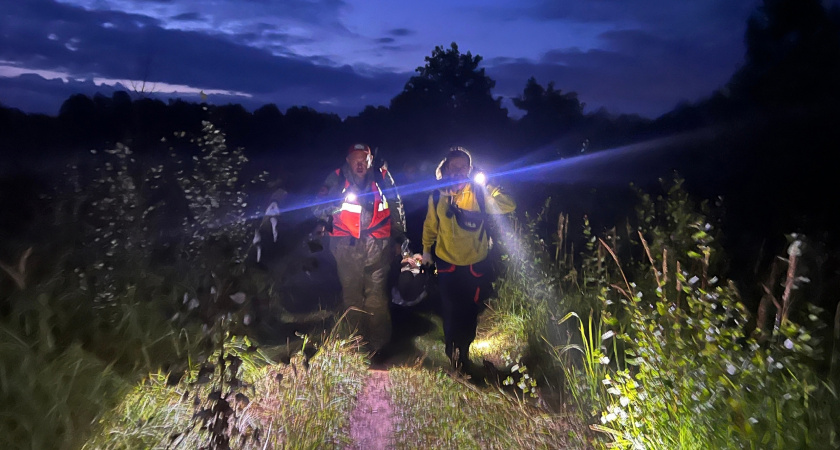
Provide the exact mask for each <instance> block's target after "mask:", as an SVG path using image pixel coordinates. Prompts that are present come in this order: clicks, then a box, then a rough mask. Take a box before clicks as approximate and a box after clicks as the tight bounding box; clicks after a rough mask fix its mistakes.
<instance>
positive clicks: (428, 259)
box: [423, 252, 435, 265]
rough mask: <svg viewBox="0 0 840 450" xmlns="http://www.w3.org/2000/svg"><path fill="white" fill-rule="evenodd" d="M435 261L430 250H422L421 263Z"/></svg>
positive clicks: (430, 263) (432, 262)
mask: <svg viewBox="0 0 840 450" xmlns="http://www.w3.org/2000/svg"><path fill="white" fill-rule="evenodd" d="M434 263H435V260H434V259H432V254H431V253H430V252H423V264H428V265H432V264H434Z"/></svg>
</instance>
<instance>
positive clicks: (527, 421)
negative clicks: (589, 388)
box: [391, 368, 583, 449]
mask: <svg viewBox="0 0 840 450" xmlns="http://www.w3.org/2000/svg"><path fill="white" fill-rule="evenodd" d="M391 383H392V392H391V395H392V398H393V401H392V402H393V407H394V409H395V410H396V411H397V416H398V417H397V419H396V423H395V424H394V427H395V439H396V448H418V449H419V448H459V449H460V448H463V449H479V448H498V449H502V448H569V447H572V448H574V447H582V445H583V443H582V442H580V441H578V439H577V436H578V434H576V432H575V430H576V427H579V425H576V424H575V422H576V421H577V420H576V419H575V418H574V417H568V416H563V415H557V414H549V413H548V412H547V411H546V410H544V409H542V408H538V407H535V406H533V405H529V404H528V403H526V402H522V401H520V400H517V399H516V398H515V397H512V396H510V395H506V394H504V393H501V392H493V391H486V390H479V389H477V388H476V387H475V386H473V385H472V384H470V383H467V382H463V381H460V380H459V379H457V378H452V377H449V376H447V375H446V374H445V373H443V372H441V371H437V372H426V371H417V370H412V369H411V368H398V369H393V370H391Z"/></svg>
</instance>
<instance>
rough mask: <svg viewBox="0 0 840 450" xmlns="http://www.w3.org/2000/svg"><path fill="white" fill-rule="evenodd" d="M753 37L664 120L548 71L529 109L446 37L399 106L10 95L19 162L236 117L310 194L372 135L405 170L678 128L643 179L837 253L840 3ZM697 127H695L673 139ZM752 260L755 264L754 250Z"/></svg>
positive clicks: (260, 157) (231, 128) (754, 29)
mask: <svg viewBox="0 0 840 450" xmlns="http://www.w3.org/2000/svg"><path fill="white" fill-rule="evenodd" d="M745 42H746V44H747V51H746V55H745V60H744V63H743V65H742V66H741V68H740V69H738V70H737V71H736V72H735V73H734V74H733V75H732V77H731V79H730V80H729V82H727V83H726V84H725V85H724V86H722V87H721V88H720V89H718V90H716V91H714V92H712V93H710V94H709V95H708V96H707V97H706V98H704V99H702V100H700V101H698V102H695V103H686V104H682V105H679V106H677V107H676V108H675V109H674V110H672V111H671V112H669V113H667V114H665V115H663V116H661V117H659V118H657V119H655V120H649V119H644V118H641V117H639V116H637V115H626V114H625V115H614V114H610V113H609V112H608V111H606V110H603V109H602V110H599V111H596V112H593V113H584V103H583V102H582V100H581V99H579V98H578V95H577V94H576V93H575V92H566V91H563V90H561V89H559V88H557V87H556V85H555V83H554V82H553V81H550V82H548V83H547V84H546V85H543V84H540V82H538V81H537V80H536V79H535V78H530V79H529V80H527V82H526V83H525V86H524V88H523V91H522V93H521V94H520V95H519V96H518V97H517V98H516V99H514V100H513V103H514V105H515V106H516V107H517V108H519V109H520V110H522V111H524V115H523V116H522V117H520V118H518V119H517V118H512V117H510V115H509V114H508V111H507V110H506V109H505V108H504V107H503V105H502V102H501V98H499V97H494V96H493V95H492V89H493V88H494V85H495V81H494V80H493V79H491V78H490V77H489V76H487V75H486V74H485V72H484V69H483V68H481V67H480V63H481V61H482V58H481V56H479V55H473V54H471V53H470V52H466V53H463V52H461V50H460V49H459V48H458V46H457V44H456V43H452V44H451V45H450V47H448V48H446V47H442V46H439V47H436V48H435V49H434V50H433V51H432V53H431V55H430V56H428V57H426V58H425V65H424V66H422V67H419V68H418V69H417V71H416V74H415V75H414V76H412V77H411V78H410V79H409V80H408V82H407V83H406V84H405V86H404V88H403V90H402V92H400V93H399V94H397V95H396V96H395V97H394V98H393V99H391V101H390V103H389V105H388V106H367V107H366V108H365V109H364V110H363V111H361V112H360V113H359V114H358V115H355V116H350V117H347V118H345V119H342V118H340V117H339V116H337V115H335V114H329V113H323V112H318V111H316V110H314V109H311V108H308V107H291V108H288V109H286V110H285V111H281V110H280V109H279V108H278V107H277V106H276V105H273V104H268V105H264V106H262V107H260V108H258V109H256V110H255V111H253V112H249V111H248V110H246V109H245V108H244V107H243V106H241V105H238V104H227V105H209V104H204V103H193V102H187V101H183V100H170V101H168V102H163V101H161V100H157V99H154V98H151V97H149V96H138V95H136V94H132V93H128V92H115V93H114V94H113V95H111V96H110V97H109V96H104V95H101V94H97V95H94V96H93V97H89V96H86V95H83V94H76V95H73V96H71V97H69V98H68V99H67V100H66V101H65V102H64V103H63V105H62V106H61V108H60V111H59V114H58V115H57V116H47V115H42V114H27V113H24V112H22V111H20V110H17V109H12V108H6V107H0V124H2V126H3V130H4V131H3V133H0V154H2V155H3V156H2V159H3V160H4V162H3V165H5V166H6V167H7V171H6V172H5V173H3V175H4V176H6V177H12V178H13V177H14V176H15V175H14V172H15V170H16V169H17V168H20V169H25V168H31V167H33V165H35V166H37V167H39V168H40V167H43V165H44V164H47V163H48V162H49V161H53V160H55V161H65V159H64V158H65V157H67V156H69V155H76V154H85V153H86V152H89V151H90V150H91V149H103V148H109V147H113V145H115V143H117V142H120V143H123V144H125V145H128V146H129V147H131V149H132V151H134V153H135V154H136V155H138V157H148V158H163V157H164V156H165V155H166V154H167V153H168V152H170V150H171V149H170V144H169V143H168V142H163V141H162V140H161V139H162V138H165V137H168V136H172V135H173V134H174V133H180V132H185V133H187V134H190V133H198V132H199V131H200V129H201V126H202V125H201V123H202V120H210V121H212V122H213V123H214V124H215V126H217V127H218V128H220V129H222V130H223V131H224V132H225V133H226V135H227V139H228V144H229V145H231V146H236V147H240V146H241V147H243V148H244V149H245V154H246V155H247V156H248V158H249V159H250V160H251V161H252V162H255V163H256V166H257V168H258V169H260V170H262V169H265V170H267V171H269V172H270V173H271V176H272V177H273V178H274V179H275V181H276V184H275V185H277V186H282V187H285V188H286V189H289V190H291V191H298V192H302V193H303V192H307V190H308V189H311V187H312V186H313V184H315V183H319V182H320V181H322V178H323V174H324V173H326V172H325V171H327V170H330V169H333V168H334V167H335V166H336V164H340V162H341V161H342V160H343V157H344V152H345V149H346V147H347V146H348V145H349V144H350V143H352V142H357V141H363V142H367V143H369V144H370V145H371V146H372V147H375V148H377V149H378V152H379V154H380V156H381V157H382V158H383V159H385V160H387V161H388V163H389V165H390V167H391V168H392V170H394V171H396V172H400V171H406V172H408V171H411V170H413V169H415V168H417V166H418V165H420V164H422V163H424V162H432V163H433V162H436V161H437V160H438V159H439V157H440V155H441V154H442V153H443V151H444V150H445V149H446V148H448V147H449V146H450V145H456V144H457V145H463V146H466V147H467V148H473V149H476V150H478V151H480V152H481V154H482V155H485V156H491V157H494V158H497V159H500V160H506V159H508V160H509V159H515V158H516V157H519V156H521V155H524V154H532V155H534V158H533V161H532V162H540V161H548V160H556V159H560V158H571V157H574V156H576V155H579V154H580V153H581V151H582V150H583V151H585V152H597V151H602V150H609V149H611V148H616V147H621V146H627V145H631V144H634V143H640V142H646V141H652V140H656V139H665V144H662V147H663V148H664V150H663V152H660V153H658V154H657V157H656V158H655V159H652V160H645V161H639V162H638V163H639V164H640V165H642V166H643V167H639V168H638V170H637V172H638V173H639V175H638V177H637V178H640V177H641V173H642V172H644V173H645V177H646V179H648V180H649V179H650V178H656V177H668V176H670V173H671V172H672V171H676V172H678V173H680V174H681V176H683V177H684V178H685V179H686V188H687V189H689V191H691V192H693V193H697V194H698V195H701V196H703V197H705V198H715V197H723V198H724V204H725V205H726V208H727V215H726V220H727V221H728V227H727V228H726V229H728V230H730V231H729V233H730V234H731V235H732V237H730V241H731V245H732V246H734V247H739V246H742V247H744V249H745V251H744V252H743V254H745V255H750V257H754V256H755V255H756V254H758V253H761V252H760V250H759V249H760V248H762V247H763V246H766V245H767V244H766V243H767V241H768V239H769V240H775V241H776V242H777V244H776V245H783V243H782V242H780V241H779V240H780V239H782V238H781V236H783V235H784V234H785V233H790V232H800V233H806V234H808V235H810V236H813V237H815V238H816V239H818V240H819V241H821V242H823V243H824V244H825V245H826V252H827V253H831V252H832V251H834V250H838V249H840V242H838V240H837V238H836V237H835V236H833V234H834V233H833V229H834V227H833V222H832V215H833V212H832V211H831V209H832V208H831V205H833V204H836V203H837V200H838V199H840V195H838V193H840V189H838V188H837V187H836V186H835V185H834V183H833V182H832V179H833V177H834V176H835V174H834V170H833V167H834V165H833V164H832V161H833V155H832V153H833V152H834V151H835V149H836V144H837V142H840V129H838V127H837V120H838V118H840V110H838V105H840V102H838V100H840V9H838V7H836V6H834V7H831V8H827V7H826V6H824V5H823V3H822V2H820V1H819V0H764V1H763V3H762V4H761V6H760V7H759V8H758V9H757V10H756V11H755V13H754V14H753V15H752V16H751V17H750V19H749V22H748V24H747V31H746V34H745ZM691 133H694V134H691ZM685 135H689V136H692V137H691V138H689V139H682V140H675V141H674V143H671V144H668V143H667V142H668V141H667V139H668V138H670V137H674V136H685ZM607 175H608V176H609V175H610V174H607ZM634 181H635V182H639V180H638V179H634V174H633V173H631V174H629V175H628V174H626V173H623V174H616V175H615V180H614V184H615V185H616V186H622V187H626V185H627V183H628V182H634ZM10 183H11V184H9V185H13V184H14V182H10ZM577 188H578V189H577V190H568V189H567V190H566V191H565V192H561V195H565V196H566V198H567V199H571V198H573V197H575V196H577V197H581V196H587V195H589V196H590V197H589V199H588V200H587V201H586V202H584V203H585V206H586V207H587V208H593V209H600V210H608V209H610V208H613V207H615V206H616V204H615V201H614V199H615V198H616V197H615V196H613V194H614V191H611V190H610V189H607V188H604V187H598V189H597V190H600V191H599V192H600V194H592V191H594V190H596V189H594V188H595V186H578V187H577ZM546 192H547V193H549V194H551V193H552V192H551V188H548V191H546ZM4 197H6V196H5V195H4ZM536 201H541V199H537V200H536ZM4 210H7V209H5V208H4ZM587 213H589V214H592V215H597V214H595V213H594V212H593V211H587ZM747 250H748V251H747ZM766 254H778V252H777V251H767V252H766ZM735 260H736V263H735V265H739V262H738V260H737V258H735ZM741 262H745V263H746V264H742V265H741V266H744V267H746V266H749V263H748V262H747V259H746V257H745V259H744V261H741Z"/></svg>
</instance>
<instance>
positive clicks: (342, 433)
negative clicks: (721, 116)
mask: <svg viewBox="0 0 840 450" xmlns="http://www.w3.org/2000/svg"><path fill="white" fill-rule="evenodd" d="M165 145H171V146H172V147H170V149H169V150H170V152H171V154H170V155H169V158H166V159H165V161H162V162H160V163H159V164H156V165H151V166H148V165H143V164H141V162H138V161H136V160H135V159H134V155H133V153H132V151H131V150H130V149H129V148H128V147H125V146H123V145H116V146H115V147H114V148H113V149H111V150H108V151H106V152H96V153H95V154H94V155H93V157H94V158H95V159H96V164H94V165H93V166H79V167H73V168H71V170H70V172H69V173H68V181H69V183H70V186H69V187H68V188H67V189H65V190H60V191H58V192H57V193H56V194H55V195H54V196H53V198H51V199H49V202H48V204H49V206H48V208H47V209H46V210H45V211H44V213H43V214H42V217H40V219H41V220H40V222H39V224H38V226H37V227H36V228H35V229H34V230H32V233H31V236H30V238H29V241H28V242H26V244H25V245H24V244H21V245H20V248H16V249H15V255H16V260H15V261H9V262H6V261H4V262H3V264H2V266H0V269H2V272H1V273H0V275H2V277H3V278H2V283H5V284H3V287H4V289H3V290H2V291H0V292H2V297H0V300H2V302H0V305H2V310H0V395H2V397H0V400H2V402H3V405H4V413H3V414H2V416H0V436H2V440H3V444H5V445H4V448H58V449H75V448H90V449H99V448H108V449H118V448H202V447H203V448H242V449H249V448H323V447H328V448H343V447H345V446H347V445H350V444H352V442H351V441H352V437H351V436H350V435H349V418H350V415H351V412H352V411H353V409H354V407H355V406H356V402H357V400H358V398H357V397H358V395H359V394H360V393H361V392H362V388H363V386H364V383H365V378H366V376H367V367H368V361H367V360H366V356H365V355H364V354H362V353H361V351H360V347H361V346H360V345H359V340H358V338H357V337H352V336H350V337H346V336H341V337H339V336H338V335H337V334H328V333H329V330H325V332H324V334H322V335H317V334H316V335H313V336H304V335H302V334H299V335H298V338H297V339H294V340H293V341H291V340H290V342H289V343H288V344H287V345H284V346H278V347H269V346H265V345H261V343H260V342H258V339H256V338H255V337H254V335H253V329H252V328H251V327H249V326H248V325H249V321H250V320H252V319H253V317H251V316H250V315H251V314H252V313H253V310H252V309H249V306H250V305H249V304H248V301H249V299H253V298H263V299H267V301H268V302H269V303H271V304H272V307H273V306H276V304H277V303H278V299H279V298H280V292H278V289H280V287H279V285H278V282H277V280H270V279H268V278H267V277H265V276H264V274H261V273H260V272H256V271H252V270H250V268H249V266H248V265H247V264H246V263H245V256H246V254H247V253H248V251H249V250H250V249H249V248H248V246H247V244H246V243H247V242H249V237H250V233H253V231H254V230H253V226H252V225H253V224H249V223H248V222H247V221H246V216H247V214H246V209H247V199H246V196H245V194H244V187H245V186H246V185H247V181H246V180H244V179H243V178H244V176H243V171H244V169H245V164H246V162H247V160H246V159H245V157H244V156H243V154H242V151H241V149H228V148H227V146H226V143H225V137H224V134H223V133H221V132H219V131H218V130H217V129H215V127H214V126H213V125H212V124H211V123H209V122H205V124H204V129H203V130H202V132H201V134H200V135H199V136H196V137H189V136H186V135H185V134H178V135H177V136H175V137H174V138H173V140H172V142H171V143H169V142H165ZM175 147H178V149H179V150H178V151H176V150H175ZM184 154H186V155H190V156H191V158H190V157H187V158H181V157H176V156H175V155H184ZM83 179H90V180H92V181H90V182H86V183H83V182H82V181H81V180H83ZM665 188H666V190H665V192H664V193H663V195H660V196H658V197H656V198H654V197H652V196H651V195H649V194H647V193H644V192H639V205H638V208H637V212H638V214H637V217H635V218H629V219H628V222H627V223H626V224H624V225H622V226H616V227H614V228H610V229H607V230H605V231H603V232H600V233H597V232H595V231H593V229H592V227H591V225H590V223H589V221H588V220H587V219H586V218H585V217H584V218H582V227H581V229H580V233H579V236H577V234H578V233H576V232H575V231H574V230H571V229H570V226H569V223H571V221H570V219H569V217H568V216H567V215H565V214H562V213H559V211H556V207H555V206H554V205H552V202H551V201H550V199H549V200H547V201H546V202H545V204H544V205H543V208H542V210H541V211H539V212H538V213H537V214H526V215H525V216H524V218H523V220H521V221H520V220H517V219H515V218H506V219H511V220H504V221H503V222H502V223H500V224H498V226H497V228H498V230H499V233H500V238H499V245H500V249H501V254H502V255H503V257H502V261H501V264H500V266H499V268H500V269H501V272H500V275H501V276H500V278H499V279H498V280H497V282H496V284H495V290H496V292H495V297H494V298H493V300H492V301H491V303H490V305H489V309H488V310H487V311H486V312H485V313H484V314H483V315H482V317H481V321H480V326H479V330H478V331H479V332H478V337H477V339H476V341H475V343H474V346H473V349H472V352H471V357H472V361H473V364H474V366H475V367H473V368H470V369H469V371H468V372H469V373H470V375H471V379H470V378H463V377H461V376H460V375H458V374H453V373H449V372H447V371H445V370H443V369H441V367H445V366H446V358H445V356H444V355H443V349H442V338H441V336H440V329H439V328H440V327H439V321H438V320H437V319H436V318H434V317H430V318H429V319H430V322H431V323H433V324H438V325H437V329H435V330H434V331H433V332H431V333H428V334H427V335H426V336H421V337H419V338H417V339H416V341H415V342H414V344H415V346H416V348H418V349H420V351H421V352H422V353H423V354H424V355H423V356H422V357H421V358H419V359H418V361H417V364H415V365H414V366H412V367H398V368H393V369H392V370H391V372H390V376H391V391H390V393H391V396H392V407H393V409H394V414H395V417H394V420H395V423H394V430H395V435H394V439H395V442H396V445H397V446H398V447H399V448H441V447H455V446H457V447H458V448H483V447H489V448H558V447H561V448H562V447H576V448H590V447H596V448H633V449H635V448H655V449H659V448H686V449H691V448H696V449H706V448H761V449H765V448H778V449H781V448H831V447H836V446H837V445H838V444H840V436H838V430H840V428H838V418H840V410H838V408H840V406H838V405H840V401H838V391H837V389H838V387H840V386H838V373H840V351H838V345H837V342H838V341H840V337H838V332H840V324H838V323H837V321H839V320H840V316H838V315H837V314H835V315H832V313H833V312H828V311H822V310H820V309H819V308H817V307H816V306H814V304H813V302H811V301H810V300H811V299H810V298H809V297H808V296H809V295H810V293H811V292H812V291H810V290H808V289H807V287H808V285H809V283H811V280H810V279H809V278H808V276H807V273H808V272H807V270H806V269H807V268H808V267H807V265H808V264H809V260H808V258H806V256H807V252H808V251H810V241H808V239H807V238H806V237H804V236H800V235H791V236H789V248H788V251H787V254H785V255H782V256H781V257H779V258H777V260H776V265H775V266H774V270H773V272H772V273H771V274H770V276H769V277H768V279H767V281H764V282H763V283H762V285H763V288H764V295H763V296H762V297H761V298H760V299H754V300H755V301H754V302H753V303H755V304H757V305H758V308H757V310H756V311H755V312H753V311H749V310H748V308H747V307H746V306H745V301H744V299H743V298H742V294H741V292H739V290H738V289H737V288H736V285H735V283H734V282H733V281H731V280H727V279H726V278H725V277H726V271H727V264H728V259H727V256H726V254H725V253H724V249H722V248H721V245H720V244H719V234H720V231H719V229H718V226H717V225H716V221H715V220H714V219H713V217H714V213H715V209H714V208H712V207H711V206H710V205H708V204H706V203H701V204H696V203H695V202H694V201H693V199H692V198H691V197H690V196H689V195H688V194H687V193H686V191H685V190H684V189H683V187H682V180H681V179H677V180H675V182H674V183H673V184H671V185H667V186H665ZM172 192H175V193H176V194H175V197H177V198H173V197H167V195H172V194H171V193H172ZM175 200H181V201H182V206H183V208H182V209H181V210H173V209H171V208H172V206H173V203H174V201H175ZM555 218H556V219H555ZM173 224H174V227H176V228H177V229H178V230H180V231H181V232H179V233H176V234H175V235H176V236H177V237H176V238H172V235H171V234H169V233H168V232H167V230H168V228H167V227H168V226H172V225H173ZM183 231H186V232H183ZM32 236H34V237H32ZM9 245H11V244H9ZM6 287H8V289H5V288H6ZM275 310H279V309H277V308H275ZM281 312H282V311H281ZM330 313H331V312H327V313H325V314H330ZM284 317H288V316H284ZM832 319H833V322H834V323H833V333H832V332H831V331H832V330H831V329H830V328H829V327H828V326H827V325H826V324H827V323H831V322H832ZM338 322H341V320H340V319H339V320H338ZM325 323H326V321H325ZM832 340H833V342H832ZM280 360H283V361H285V362H279V361H280Z"/></svg>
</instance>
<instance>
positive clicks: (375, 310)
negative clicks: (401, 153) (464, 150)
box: [314, 144, 406, 354]
mask: <svg viewBox="0 0 840 450" xmlns="http://www.w3.org/2000/svg"><path fill="white" fill-rule="evenodd" d="M346 161H347V163H346V164H345V165H344V166H343V167H341V168H340V169H336V170H335V171H334V172H332V173H330V174H329V176H327V178H326V180H325V181H324V184H323V186H321V189H320V191H319V192H318V195H317V199H318V205H316V206H315V208H314V212H315V215H316V216H318V217H319V218H321V219H323V220H325V221H326V222H327V223H328V224H329V225H328V226H327V231H328V232H329V238H328V239H329V248H330V251H331V252H332V254H333V256H334V257H335V260H336V263H337V266H338V278H339V281H340V282H341V290H342V298H343V300H344V307H345V308H351V307H353V308H356V309H359V310H361V312H360V311H355V310H354V311H348V313H347V317H346V319H345V320H347V322H348V324H349V325H350V326H351V327H352V328H353V329H356V330H357V331H358V332H359V334H361V335H362V336H363V338H364V340H365V341H366V342H367V346H368V348H369V350H370V351H371V352H373V353H374V354H376V353H377V352H380V351H381V350H382V348H383V347H384V346H385V345H386V344H387V343H388V342H389V341H390V339H391V314H390V311H389V309H388V308H389V306H388V305H389V303H390V300H389V298H388V293H387V280H388V272H389V270H390V267H391V263H392V261H393V258H394V257H395V256H396V255H398V254H399V244H402V243H403V242H405V240H406V239H405V214H404V212H403V207H402V201H401V200H400V197H399V194H398V193H397V190H396V186H395V185H394V179H393V178H392V177H391V174H390V173H388V170H387V169H386V168H385V167H381V168H373V167H372V166H373V155H371V151H370V147H368V146H367V145H365V144H355V145H353V146H351V147H350V148H349V149H348V150H347V158H346Z"/></svg>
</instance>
